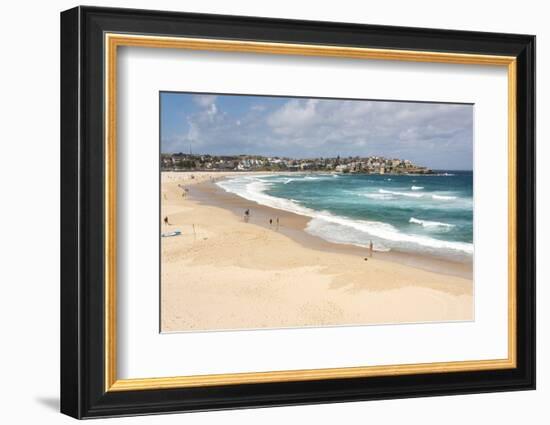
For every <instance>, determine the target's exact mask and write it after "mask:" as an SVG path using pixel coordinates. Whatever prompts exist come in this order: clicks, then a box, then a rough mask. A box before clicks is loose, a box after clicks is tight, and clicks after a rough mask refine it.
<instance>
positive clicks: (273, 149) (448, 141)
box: [160, 92, 473, 170]
mask: <svg viewBox="0 0 550 425" xmlns="http://www.w3.org/2000/svg"><path fill="white" fill-rule="evenodd" d="M160 96H161V97H160V101H161V151H162V152H163V153H175V152H185V153H188V152H189V151H190V149H192V151H193V153H201V154H217V155H223V154H226V155H232V154H258V155H266V156H268V155H276V156H289V157H294V158H311V157H334V156H337V155H340V156H356V155H359V156H371V155H380V156H386V157H392V158H400V159H409V160H411V161H413V162H414V163H416V164H418V165H424V166H427V167H430V168H434V169H449V170H471V169H472V159H473V158H472V148H473V106H472V105H462V104H437V103H415V102H384V101H370V100H333V99H311V98H292V97H270V96H247V95H203V94H191V93H172V92H162V93H161V95H160Z"/></svg>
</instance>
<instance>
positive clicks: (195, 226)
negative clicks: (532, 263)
mask: <svg viewBox="0 0 550 425" xmlns="http://www.w3.org/2000/svg"><path fill="white" fill-rule="evenodd" d="M231 174H234V172H227V173H225V172H179V173H178V172H164V173H162V176H161V192H162V193H161V219H163V218H164V217H168V222H169V224H165V223H164V222H162V223H161V231H162V232H172V231H175V230H179V231H181V235H179V236H174V237H162V238H161V250H162V252H161V329H162V331H163V332H177V331H205V330H224V329H225V330H228V329H259V328H285V327H305V326H343V325H365V324H382V323H385V324H386V323H409V322H432V321H462V320H472V319H473V282H472V278H471V268H470V266H469V265H461V264H458V263H457V264H451V263H450V262H445V261H441V260H436V259H431V258H425V257H420V256H411V255H405V254H400V253H387V254H382V253H374V256H373V257H372V258H368V252H367V250H366V249H363V248H359V247H356V246H351V245H342V244H334V243H330V242H326V241H324V240H323V239H320V238H318V237H315V236H312V235H309V234H308V233H306V232H305V231H304V228H305V226H306V225H307V222H308V220H309V219H308V218H307V217H303V216H300V215H296V214H292V213H288V212H284V211H281V210H275V209H272V208H268V207H263V206H261V205H259V204H257V203H254V202H251V201H247V200H245V199H243V198H240V197H237V196H235V195H231V194H228V193H226V192H224V191H223V190H222V189H221V188H219V187H217V186H216V185H215V184H214V183H215V181H217V180H219V179H223V178H227V177H229V176H230V175H231ZM238 174H239V175H242V174H243V173H238ZM192 177H193V178H192ZM183 194H185V196H182V195H183ZM245 209H250V210H251V214H250V218H249V219H248V221H245V220H244V216H243V212H244V210H245ZM277 217H278V218H279V226H277V225H276V218H277ZM269 219H273V224H271V225H270V224H269ZM365 258H367V260H365Z"/></svg>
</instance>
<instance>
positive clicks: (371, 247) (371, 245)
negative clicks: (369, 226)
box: [369, 240, 374, 257]
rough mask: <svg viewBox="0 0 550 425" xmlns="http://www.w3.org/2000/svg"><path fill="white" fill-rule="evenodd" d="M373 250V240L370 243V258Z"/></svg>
mask: <svg viewBox="0 0 550 425" xmlns="http://www.w3.org/2000/svg"><path fill="white" fill-rule="evenodd" d="M373 248H374V246H373V244H372V240H371V241H370V242H369V257H372V251H373V250H374V249H373Z"/></svg>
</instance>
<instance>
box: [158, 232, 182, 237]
mask: <svg viewBox="0 0 550 425" xmlns="http://www.w3.org/2000/svg"><path fill="white" fill-rule="evenodd" d="M179 235H181V230H174V231H173V232H166V233H161V236H162V237H163V238H168V237H170V236H179Z"/></svg>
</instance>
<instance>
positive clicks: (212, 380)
mask: <svg viewBox="0 0 550 425" xmlns="http://www.w3.org/2000/svg"><path fill="white" fill-rule="evenodd" d="M104 42H105V81H106V83H105V135H104V136H105V140H104V143H105V188H104V189H105V377H104V378H105V391H135V390H150V389H161V388H162V389H166V388H181V387H200V386H213V385H235V384H252V383H267V382H285V381H308V380H320V379H336V378H357V377H374V376H389V375H410V374H416V373H443V372H459V371H482V370H495V369H510V368H515V367H516V326H517V323H516V84H517V77H516V58H515V57H513V56H493V55H477V54H462V53H444V52H424V51H410V50H392V49H370V48H357V47H339V46H338V47H337V46H326V45H307V44H286V43H266V42H255V41H234V40H213V39H198V38H179V37H158V36H144V35H127V34H115V33H107V34H105V40H104ZM119 46H133V47H150V48H170V49H190V50H209V51H228V52H241V53H243V52H247V53H263V54H280V55H302V56H325V57H341V58H355V59H358V60H359V59H376V60H398V61H407V62H435V63H451V64H469V65H494V66H504V67H507V72H508V247H509V248H508V357H507V358H506V359H495V360H469V361H454V362H436V363H418V364H399V365H382V366H361V367H342V368H326V369H303V370H285V371H269V372H247V373H229V374H214V375H192V376H175V377H164V378H155V377H151V378H138V379H134V378H133V379H118V378H117V373H116V362H117V350H116V347H117V342H116V341H117V339H116V335H117V325H116V264H117V257H116V233H117V230H116V208H117V205H116V187H117V182H116V163H117V159H116V136H117V133H116V123H117V119H116V117H117V111H116V106H117V102H116V101H117V48H118V47H119Z"/></svg>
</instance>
